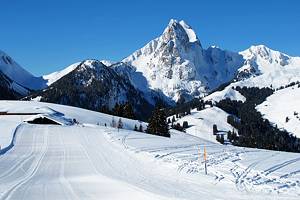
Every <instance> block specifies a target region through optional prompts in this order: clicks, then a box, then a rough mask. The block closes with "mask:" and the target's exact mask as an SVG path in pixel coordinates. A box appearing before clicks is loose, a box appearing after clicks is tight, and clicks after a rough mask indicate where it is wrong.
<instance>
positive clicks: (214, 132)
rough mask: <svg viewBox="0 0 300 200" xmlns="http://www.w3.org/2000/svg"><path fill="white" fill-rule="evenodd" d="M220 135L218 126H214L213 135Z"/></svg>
mask: <svg viewBox="0 0 300 200" xmlns="http://www.w3.org/2000/svg"><path fill="white" fill-rule="evenodd" d="M217 133H218V127H217V125H216V124H214V125H213V134H214V135H216V134H217Z"/></svg>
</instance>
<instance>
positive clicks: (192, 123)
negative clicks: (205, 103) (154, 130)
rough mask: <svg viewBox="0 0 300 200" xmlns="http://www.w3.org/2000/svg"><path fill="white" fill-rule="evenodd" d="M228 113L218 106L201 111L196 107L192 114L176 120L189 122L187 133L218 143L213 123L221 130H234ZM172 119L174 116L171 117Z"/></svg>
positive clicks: (181, 122)
mask: <svg viewBox="0 0 300 200" xmlns="http://www.w3.org/2000/svg"><path fill="white" fill-rule="evenodd" d="M227 116H228V114H227V113H226V112H224V111H223V110H221V109H220V108H218V107H212V108H206V109H204V110H201V111H197V109H194V110H192V111H191V114H190V115H186V116H184V117H182V118H180V119H178V120H177V121H176V123H180V125H182V124H183V122H184V121H187V122H188V125H189V128H187V129H186V133H188V134H190V135H194V136H197V137H200V138H202V139H205V140H207V141H210V142H214V143H218V142H217V140H216V136H215V135H213V125H214V124H216V125H217V128H218V130H219V131H223V132H228V131H232V130H233V127H232V126H231V125H230V124H228V123H227ZM170 118H171V119H172V117H170Z"/></svg>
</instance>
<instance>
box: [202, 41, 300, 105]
mask: <svg viewBox="0 0 300 200" xmlns="http://www.w3.org/2000/svg"><path fill="white" fill-rule="evenodd" d="M240 54H241V55H242V56H243V59H244V63H243V66H242V67H241V68H239V69H238V70H237V73H236V78H235V81H234V82H232V83H231V84H230V85H228V86H227V87H226V88H225V89H224V90H222V91H217V92H215V93H213V94H211V95H209V96H207V97H205V99H206V100H213V101H220V100H221V99H224V98H230V99H232V100H242V101H244V100H245V99H244V97H243V96H241V95H240V94H239V93H238V92H237V91H235V90H232V87H236V86H240V87H243V86H246V87H259V88H263V87H272V88H274V89H277V88H280V87H282V86H286V85H288V84H290V83H292V82H297V81H300V57H291V56H288V55H286V54H284V53H281V52H279V51H275V50H272V49H270V48H268V47H266V46H263V45H258V46H251V47H250V48H249V49H247V50H245V51H242V52H240Z"/></svg>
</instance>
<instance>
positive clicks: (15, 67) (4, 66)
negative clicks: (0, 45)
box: [0, 51, 45, 89]
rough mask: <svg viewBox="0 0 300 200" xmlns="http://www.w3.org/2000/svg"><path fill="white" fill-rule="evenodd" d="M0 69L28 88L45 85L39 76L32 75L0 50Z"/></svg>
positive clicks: (37, 87) (38, 87)
mask: <svg viewBox="0 0 300 200" xmlns="http://www.w3.org/2000/svg"><path fill="white" fill-rule="evenodd" d="M0 71H2V72H3V73H4V74H5V75H6V76H8V77H9V78H10V79H12V80H13V81H15V82H16V83H18V84H20V85H22V86H24V87H27V88H29V89H40V88H43V87H45V82H44V80H43V79H42V78H41V77H35V76H33V75H32V74H30V73H29V72H28V71H26V70H25V69H23V68H22V67H21V66H20V65H19V64H18V63H16V62H15V61H14V60H13V59H12V58H11V57H10V56H8V55H7V54H6V53H4V52H2V51H0Z"/></svg>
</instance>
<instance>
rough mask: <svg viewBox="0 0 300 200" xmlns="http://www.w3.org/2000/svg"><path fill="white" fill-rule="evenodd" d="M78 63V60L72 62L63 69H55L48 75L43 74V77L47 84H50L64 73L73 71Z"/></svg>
mask: <svg viewBox="0 0 300 200" xmlns="http://www.w3.org/2000/svg"><path fill="white" fill-rule="evenodd" d="M79 64H80V62H77V63H74V64H72V65H70V66H68V67H66V68H65V69H63V70H61V71H57V72H53V73H51V74H48V75H44V76H43V79H44V80H46V81H47V86H50V85H51V84H53V83H54V82H56V81H58V80H59V79H60V78H62V77H64V76H65V75H67V74H68V73H70V72H71V71H73V70H74V69H75V68H76V67H77V66H78V65H79Z"/></svg>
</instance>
